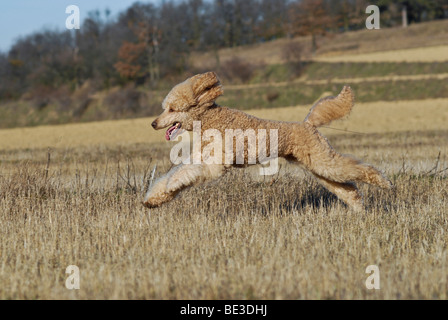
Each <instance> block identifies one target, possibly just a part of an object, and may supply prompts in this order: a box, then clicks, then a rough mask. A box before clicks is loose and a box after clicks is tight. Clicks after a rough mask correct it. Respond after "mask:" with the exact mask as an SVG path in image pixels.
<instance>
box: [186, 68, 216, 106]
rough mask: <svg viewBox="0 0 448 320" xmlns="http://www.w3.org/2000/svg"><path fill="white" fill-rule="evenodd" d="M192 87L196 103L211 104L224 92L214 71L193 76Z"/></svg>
mask: <svg viewBox="0 0 448 320" xmlns="http://www.w3.org/2000/svg"><path fill="white" fill-rule="evenodd" d="M192 80H193V84H192V89H193V93H194V96H195V98H196V101H197V103H198V105H199V106H200V105H205V104H213V102H215V100H216V99H217V98H218V97H219V96H220V95H222V94H223V93H224V90H223V89H222V85H221V82H220V81H219V78H218V76H217V75H216V73H214V72H206V73H203V74H198V75H196V76H194V77H193V79H192Z"/></svg>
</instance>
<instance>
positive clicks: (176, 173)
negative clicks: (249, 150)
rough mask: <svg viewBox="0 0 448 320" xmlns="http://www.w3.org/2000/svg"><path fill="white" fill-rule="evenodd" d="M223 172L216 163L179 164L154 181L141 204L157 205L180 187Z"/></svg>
mask: <svg viewBox="0 0 448 320" xmlns="http://www.w3.org/2000/svg"><path fill="white" fill-rule="evenodd" d="M223 173H224V166H223V165H218V164H205V163H202V164H180V165H178V166H175V167H173V168H172V169H171V170H170V171H168V173H167V174H166V175H164V176H162V177H161V178H159V179H158V180H156V181H155V183H154V185H153V186H152V187H151V188H150V189H149V190H148V192H147V194H146V196H145V200H144V202H143V204H144V205H145V206H146V207H148V208H154V207H158V206H160V205H161V204H163V203H165V202H168V201H170V200H172V199H173V198H174V197H175V196H176V195H177V194H178V193H179V191H181V190H182V189H185V188H186V187H188V186H191V185H192V184H194V183H197V182H202V181H204V180H207V179H215V178H218V177H219V176H221V175H222V174H223Z"/></svg>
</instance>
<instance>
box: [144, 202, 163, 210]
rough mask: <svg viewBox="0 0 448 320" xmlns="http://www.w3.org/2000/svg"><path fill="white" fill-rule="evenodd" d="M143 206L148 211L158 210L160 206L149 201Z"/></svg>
mask: <svg viewBox="0 0 448 320" xmlns="http://www.w3.org/2000/svg"><path fill="white" fill-rule="evenodd" d="M142 205H143V206H144V207H146V208H148V209H154V208H157V207H158V206H159V205H156V204H153V203H151V202H149V201H142Z"/></svg>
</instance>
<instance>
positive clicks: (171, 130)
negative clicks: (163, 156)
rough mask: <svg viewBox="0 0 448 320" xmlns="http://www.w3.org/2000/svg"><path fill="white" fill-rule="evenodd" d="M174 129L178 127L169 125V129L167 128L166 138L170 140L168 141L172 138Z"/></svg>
mask: <svg viewBox="0 0 448 320" xmlns="http://www.w3.org/2000/svg"><path fill="white" fill-rule="evenodd" d="M174 129H176V127H175V126H172V127H169V128H168V130H166V132H165V139H166V140H168V141H169V140H170V135H171V132H173V130H174Z"/></svg>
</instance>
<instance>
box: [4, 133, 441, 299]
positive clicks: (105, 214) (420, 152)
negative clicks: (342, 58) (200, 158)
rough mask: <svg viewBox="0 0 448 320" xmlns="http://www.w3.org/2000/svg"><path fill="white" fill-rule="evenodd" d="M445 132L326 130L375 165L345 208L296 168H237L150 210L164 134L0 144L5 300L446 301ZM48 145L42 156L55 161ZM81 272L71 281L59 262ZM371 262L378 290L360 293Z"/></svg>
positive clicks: (165, 164) (162, 168)
mask: <svg viewBox="0 0 448 320" xmlns="http://www.w3.org/2000/svg"><path fill="white" fill-rule="evenodd" d="M447 138H448V131H443V130H442V131H425V132H414V133H411V132H396V133H385V134H368V135H361V136H360V135H355V134H344V135H334V136H330V140H331V142H332V144H333V145H334V146H335V148H336V149H337V150H338V151H341V152H343V153H351V154H354V155H356V156H358V157H361V158H363V159H364V160H366V161H367V162H370V163H373V164H375V165H377V166H378V167H380V168H381V169H382V170H383V171H385V172H386V174H387V175H388V176H389V177H391V179H392V180H393V182H394V184H395V189H394V190H392V191H384V190H379V189H376V188H374V187H370V186H362V187H361V189H362V191H363V194H364V195H365V202H366V206H367V211H366V212H364V213H355V212H351V211H350V210H349V209H348V208H347V207H346V206H345V205H344V204H342V203H341V202H340V201H339V200H337V199H336V198H335V197H334V196H333V195H331V194H330V193H328V192H327V191H326V190H325V189H323V188H322V187H321V186H319V185H318V184H317V183H316V182H315V181H314V180H313V179H312V178H310V177H309V176H308V175H307V174H305V173H304V172H303V171H302V170H301V169H298V168H296V167H295V166H291V165H289V164H287V163H285V162H280V164H281V167H280V171H279V173H278V174H277V175H276V176H273V177H260V176H258V175H257V174H256V172H257V171H256V169H257V168H256V167H251V168H248V169H245V170H241V169H235V170H231V172H229V173H228V174H227V175H225V176H224V177H222V178H220V179H218V180H217V181H213V182H209V183H207V184H204V185H200V186H196V187H193V188H190V189H188V190H186V191H185V192H183V193H181V194H180V196H178V197H177V198H176V199H175V200H174V201H172V202H171V203H169V204H167V205H165V206H163V207H161V208H159V209H153V210H148V209H146V208H144V207H143V206H142V205H141V203H140V201H141V200H142V196H143V193H144V191H145V189H146V188H147V184H148V180H149V176H150V173H151V171H152V169H153V167H154V166H155V165H157V171H156V177H157V176H159V175H161V174H163V173H164V172H166V171H167V170H168V169H169V167H170V166H171V164H170V162H169V147H170V145H169V144H166V143H165V144H155V143H152V144H149V143H146V144H142V143H140V144H130V145H128V146H127V147H118V146H115V147H114V146H90V147H89V146H87V147H86V146H78V147H75V148H56V149H52V150H47V149H45V148H40V149H38V148H36V149H22V150H9V151H6V150H4V151H2V152H1V154H0V159H2V161H1V163H0V234H1V237H0V299H446V298H447V293H448V274H447V272H446V270H447V267H448V265H447V262H448V261H447V240H448V236H447V213H448V203H447V199H448V194H447V193H448V191H447V190H448V188H447V187H448V180H447V170H444V169H446V168H447V167H448V159H447V151H448V150H447V149H448V148H447V145H446V141H447ZM49 155H50V158H49ZM69 265H76V266H78V267H79V270H80V290H68V289H66V287H65V280H66V279H67V277H68V274H66V273H65V269H66V267H67V266H69ZM369 265H377V266H378V267H379V271H380V289H379V290H368V289H366V286H365V281H366V279H367V277H368V276H369V274H366V273H365V270H366V267H367V266H369Z"/></svg>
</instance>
